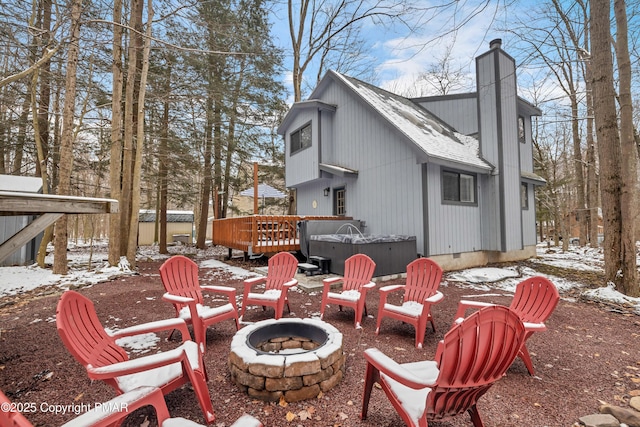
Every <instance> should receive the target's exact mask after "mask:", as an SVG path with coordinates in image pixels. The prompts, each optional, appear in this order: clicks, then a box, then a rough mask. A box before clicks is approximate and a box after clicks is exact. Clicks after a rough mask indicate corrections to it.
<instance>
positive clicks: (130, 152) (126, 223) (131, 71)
mask: <svg viewBox="0 0 640 427" xmlns="http://www.w3.org/2000/svg"><path fill="white" fill-rule="evenodd" d="M141 22H142V0H131V16H130V19H129V26H130V27H131V28H135V29H140V28H141V26H142V25H141ZM140 41H141V39H140V37H138V35H137V34H136V33H134V32H133V31H130V36H129V53H128V58H127V60H128V61H129V64H128V67H127V83H126V88H125V105H124V152H123V155H122V197H121V201H120V206H121V207H120V239H121V240H120V253H122V254H127V245H128V243H129V227H130V225H131V224H130V223H131V215H137V212H132V211H131V198H132V197H133V194H132V193H133V191H134V189H133V162H134V161H135V160H134V155H135V153H134V149H135V147H134V145H133V134H134V132H135V129H134V128H135V126H134V125H135V117H134V116H135V113H136V111H135V109H134V105H135V94H136V74H137V70H138V51H139V50H140V47H141V46H140V45H139V44H138V43H139V42H140Z"/></svg>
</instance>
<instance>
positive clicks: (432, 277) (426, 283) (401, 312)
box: [376, 258, 443, 348]
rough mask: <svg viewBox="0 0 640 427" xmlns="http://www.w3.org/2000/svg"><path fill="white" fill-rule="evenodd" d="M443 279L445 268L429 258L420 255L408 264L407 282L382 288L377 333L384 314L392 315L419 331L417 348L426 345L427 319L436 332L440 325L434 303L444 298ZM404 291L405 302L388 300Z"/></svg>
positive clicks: (417, 333)
mask: <svg viewBox="0 0 640 427" xmlns="http://www.w3.org/2000/svg"><path fill="white" fill-rule="evenodd" d="M441 279H442V268H440V266H439V265H438V264H437V263H436V262H435V261H432V260H430V259H429V258H418V259H416V260H414V261H412V262H411V263H409V265H407V280H406V282H405V284H404V285H389V286H384V287H382V288H380V304H379V305H378V323H377V326H376V335H377V334H378V333H379V332H380V324H381V323H382V319H383V318H384V317H391V318H392V319H397V320H400V321H402V322H405V323H408V324H410V325H413V327H414V328H415V331H416V347H417V348H422V343H423V341H424V334H425V332H426V329H427V322H430V323H431V327H432V328H433V331H434V332H435V330H436V326H435V324H434V322H433V316H432V314H431V306H432V305H433V304H437V303H439V302H440V301H442V299H443V295H442V292H440V291H438V287H440V281H441ZM400 291H403V296H402V305H395V304H391V303H389V302H387V298H388V296H389V295H390V294H391V293H393V292H400Z"/></svg>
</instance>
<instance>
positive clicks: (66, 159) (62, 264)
mask: <svg viewBox="0 0 640 427" xmlns="http://www.w3.org/2000/svg"><path fill="white" fill-rule="evenodd" d="M81 12H82V0H73V1H72V3H71V36H70V39H69V49H68V53H67V71H66V72H67V76H66V81H65V98H64V109H63V118H62V121H63V124H62V126H63V128H62V144H61V146H60V163H59V165H58V166H59V169H60V182H59V183H58V194H63V195H68V194H70V184H71V170H72V168H73V143H74V141H73V139H74V130H73V128H74V110H75V101H76V71H77V68H78V54H79V50H80V46H79V39H80V18H81ZM54 242H55V251H54V261H53V272H54V273H55V274H66V273H67V216H66V215H63V216H62V217H61V218H60V219H59V220H58V221H57V222H56V225H55V241H54Z"/></svg>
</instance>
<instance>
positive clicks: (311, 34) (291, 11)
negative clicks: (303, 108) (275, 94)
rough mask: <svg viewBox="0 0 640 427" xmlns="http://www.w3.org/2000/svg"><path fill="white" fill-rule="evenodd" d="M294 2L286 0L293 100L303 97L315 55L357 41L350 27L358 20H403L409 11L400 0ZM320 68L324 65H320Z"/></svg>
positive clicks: (357, 22) (325, 55) (324, 56)
mask: <svg viewBox="0 0 640 427" xmlns="http://www.w3.org/2000/svg"><path fill="white" fill-rule="evenodd" d="M294 3H295V2H294V0H288V1H287V7H288V8H287V10H288V18H289V35H290V37H291V48H292V54H293V69H292V75H293V97H294V101H296V102H298V101H300V100H301V99H302V82H303V76H304V73H305V71H306V70H307V68H308V67H309V65H310V64H311V63H312V61H313V60H314V59H316V58H317V57H318V56H321V57H322V58H323V59H325V58H326V57H327V55H328V52H329V50H328V49H327V48H328V47H332V48H333V49H337V48H339V47H340V46H342V47H344V46H348V45H350V44H351V42H352V41H353V42H356V43H358V42H359V40H358V38H357V37H353V35H355V34H357V33H355V32H353V29H354V27H355V26H356V25H358V24H359V23H360V22H364V21H365V20H367V19H370V20H372V21H373V22H374V23H377V24H378V25H383V24H384V22H385V21H389V22H390V21H400V22H404V17H405V16H407V14H409V13H410V11H411V10H412V8H410V7H409V6H408V4H407V2H405V1H403V0H398V1H385V0H377V1H373V2H370V1H367V0H357V1H346V0H337V1H333V0H319V1H310V0H300V2H299V3H298V4H294ZM339 39H341V40H339ZM350 39H351V40H350ZM341 50H343V51H344V49H341ZM320 68H321V69H322V68H324V67H323V66H322V65H320Z"/></svg>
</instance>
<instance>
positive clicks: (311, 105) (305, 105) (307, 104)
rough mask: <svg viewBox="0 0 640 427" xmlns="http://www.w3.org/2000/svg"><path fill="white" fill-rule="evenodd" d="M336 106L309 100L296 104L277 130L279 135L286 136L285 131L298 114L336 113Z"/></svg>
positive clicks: (317, 100)
mask: <svg viewBox="0 0 640 427" xmlns="http://www.w3.org/2000/svg"><path fill="white" fill-rule="evenodd" d="M336 108H337V107H336V106H335V105H333V104H327V103H326V102H323V101H321V100H319V99H309V100H307V101H300V102H296V103H295V104H293V105H292V106H291V108H290V109H289V111H287V114H285V116H284V119H282V123H280V126H278V129H277V130H276V131H277V133H278V135H284V132H285V130H286V129H287V128H288V127H289V125H290V124H291V122H292V121H293V120H294V119H295V118H296V116H297V115H298V112H299V111H301V110H306V109H317V110H322V111H331V112H335V111H336Z"/></svg>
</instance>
